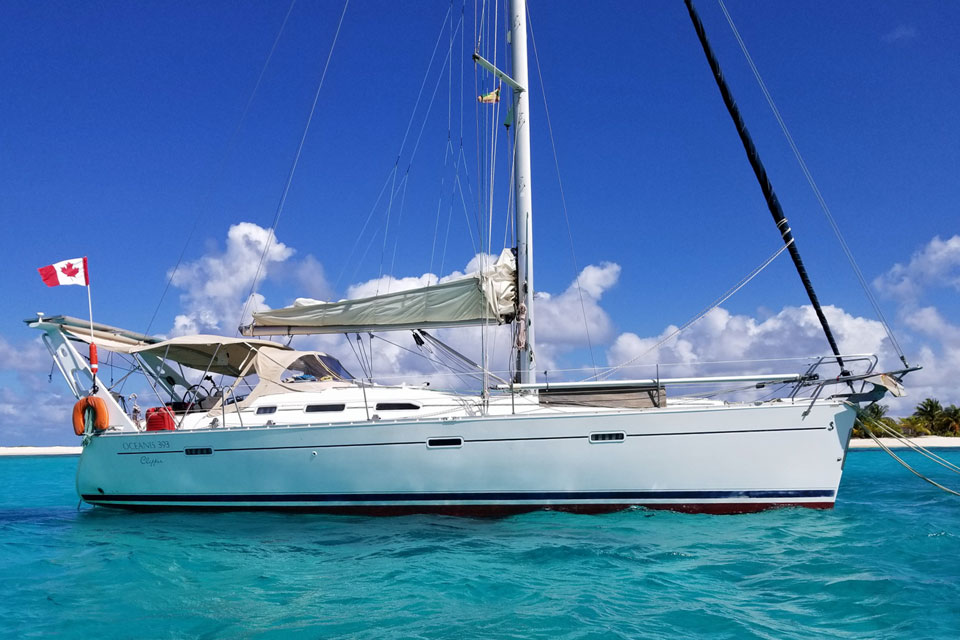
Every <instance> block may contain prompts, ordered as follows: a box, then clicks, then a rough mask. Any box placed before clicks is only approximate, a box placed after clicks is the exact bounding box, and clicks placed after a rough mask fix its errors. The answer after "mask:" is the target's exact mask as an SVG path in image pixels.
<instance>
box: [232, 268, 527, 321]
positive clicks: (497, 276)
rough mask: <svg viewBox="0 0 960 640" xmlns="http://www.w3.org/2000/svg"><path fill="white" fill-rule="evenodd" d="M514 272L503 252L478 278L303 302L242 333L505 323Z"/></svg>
mask: <svg viewBox="0 0 960 640" xmlns="http://www.w3.org/2000/svg"><path fill="white" fill-rule="evenodd" d="M516 271H517V261H516V258H514V256H513V253H512V252H511V251H510V250H509V249H504V250H503V252H502V253H501V254H500V257H499V258H498V259H497V261H496V263H494V264H493V265H491V266H490V267H488V268H487V269H484V270H483V271H481V272H480V273H474V274H471V275H468V276H463V277H461V278H456V279H453V280H448V281H446V282H440V283H439V284H435V285H431V286H428V287H420V288H418V289H407V290H404V291H396V292H392V293H386V294H382V295H378V296H372V297H369V298H357V299H354V300H341V301H339V302H321V301H319V300H310V299H306V298H300V299H298V300H297V301H296V302H295V303H294V304H293V306H291V307H286V308H283V309H273V310H270V311H261V312H259V313H255V314H253V324H252V325H249V326H246V327H241V332H242V333H243V334H244V335H248V336H250V335H295V334H311V333H353V332H355V331H359V332H363V331H396V330H400V329H427V328H436V327H456V326H466V325H477V324H484V323H487V322H492V323H496V324H502V323H504V322H510V321H511V320H512V319H513V317H514V316H515V314H516V301H517V276H516Z"/></svg>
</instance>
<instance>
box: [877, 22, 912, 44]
mask: <svg viewBox="0 0 960 640" xmlns="http://www.w3.org/2000/svg"><path fill="white" fill-rule="evenodd" d="M916 37H917V28H916V27H914V26H913V25H909V24H900V25H897V26H896V27H895V28H894V29H893V30H892V31H888V32H887V33H885V34H883V35H882V36H881V37H880V39H881V40H883V41H884V42H886V43H887V44H891V43H894V42H902V41H906V40H913V39H914V38H916Z"/></svg>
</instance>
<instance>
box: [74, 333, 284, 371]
mask: <svg viewBox="0 0 960 640" xmlns="http://www.w3.org/2000/svg"><path fill="white" fill-rule="evenodd" d="M78 337H82V336H78ZM264 347H269V348H270V349H274V350H277V351H292V349H290V348H289V347H285V346H283V345H282V344H277V343H276V342H270V341H269V340H257V339H254V338H228V337H226V336H214V335H203V334H201V335H194V336H180V337H179V338H171V339H170V340H164V341H163V342H158V343H156V344H148V345H144V346H140V347H134V348H131V349H130V350H129V351H128V353H132V354H137V355H150V356H154V357H156V358H160V359H162V360H169V361H172V362H176V363H178V364H181V365H183V366H184V367H189V368H191V369H197V370H200V371H210V372H212V373H219V374H223V375H228V376H231V377H239V376H240V375H242V374H243V373H244V371H245V370H246V369H248V365H249V364H250V363H251V362H252V360H253V357H254V356H256V354H257V352H258V351H259V350H260V349H262V348H264Z"/></svg>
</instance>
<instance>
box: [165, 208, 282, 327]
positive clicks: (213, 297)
mask: <svg viewBox="0 0 960 640" xmlns="http://www.w3.org/2000/svg"><path fill="white" fill-rule="evenodd" d="M268 243H269V248H268V249H267V252H266V255H265V256H264V248H265V247H267V246H268ZM293 253H294V250H293V249H291V248H289V247H287V246H286V245H285V244H283V243H282V242H279V241H277V240H275V239H273V238H272V236H271V233H270V231H269V230H268V229H264V228H263V227H260V226H258V225H256V224H253V223H251V222H241V223H238V224H235V225H232V226H231V227H230V229H229V231H228V232H227V244H226V248H225V249H224V251H223V252H219V251H214V252H212V253H211V254H210V255H206V256H204V257H202V258H200V259H199V260H196V261H194V262H188V263H186V264H183V265H181V266H180V268H179V269H177V271H176V273H175V274H174V276H173V279H172V284H173V285H174V286H176V287H179V288H180V289H183V290H184V293H183V294H182V295H181V296H180V301H181V305H182V306H183V310H184V313H182V314H180V315H178V316H177V317H176V319H175V320H174V328H173V335H185V334H191V333H200V332H206V331H213V332H226V333H232V332H233V330H234V328H235V327H236V325H239V324H241V323H243V322H248V321H249V319H250V314H251V313H252V312H254V311H259V310H262V309H266V308H268V307H267V306H266V305H265V303H264V299H263V296H262V295H260V294H257V293H255V294H253V295H252V296H250V297H249V299H248V298H247V296H248V294H249V291H250V286H251V285H252V284H253V279H254V277H255V276H256V274H257V268H258V265H259V264H260V260H261V257H262V256H264V257H263V267H262V269H261V272H260V276H259V277H260V280H261V281H262V280H263V279H264V278H266V277H267V275H268V273H269V270H270V268H271V265H272V264H276V263H281V262H284V261H285V260H287V259H289V258H290V257H291V256H292V255H293ZM245 303H246V305H247V311H246V315H245V317H244V318H241V317H240V310H241V309H243V307H244V304H245Z"/></svg>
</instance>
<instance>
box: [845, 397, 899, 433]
mask: <svg viewBox="0 0 960 640" xmlns="http://www.w3.org/2000/svg"><path fill="white" fill-rule="evenodd" d="M886 415H887V406H886V405H883V404H877V403H876V402H874V403H873V404H868V405H867V406H866V407H864V408H863V409H861V410H860V415H858V416H857V420H856V422H855V423H854V425H853V437H854V438H866V437H867V433H866V431H865V429H870V432H871V433H873V434H874V435H875V436H877V437H883V436H884V435H886V434H884V433H883V432H882V431H881V429H879V428H877V427H875V426H873V423H874V422H882V423H883V424H885V425H887V426H888V427H890V428H892V429H894V430H896V431H899V429H898V428H897V424H896V422H895V421H893V420H891V419H890V418H887V417H885V416H886Z"/></svg>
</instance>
